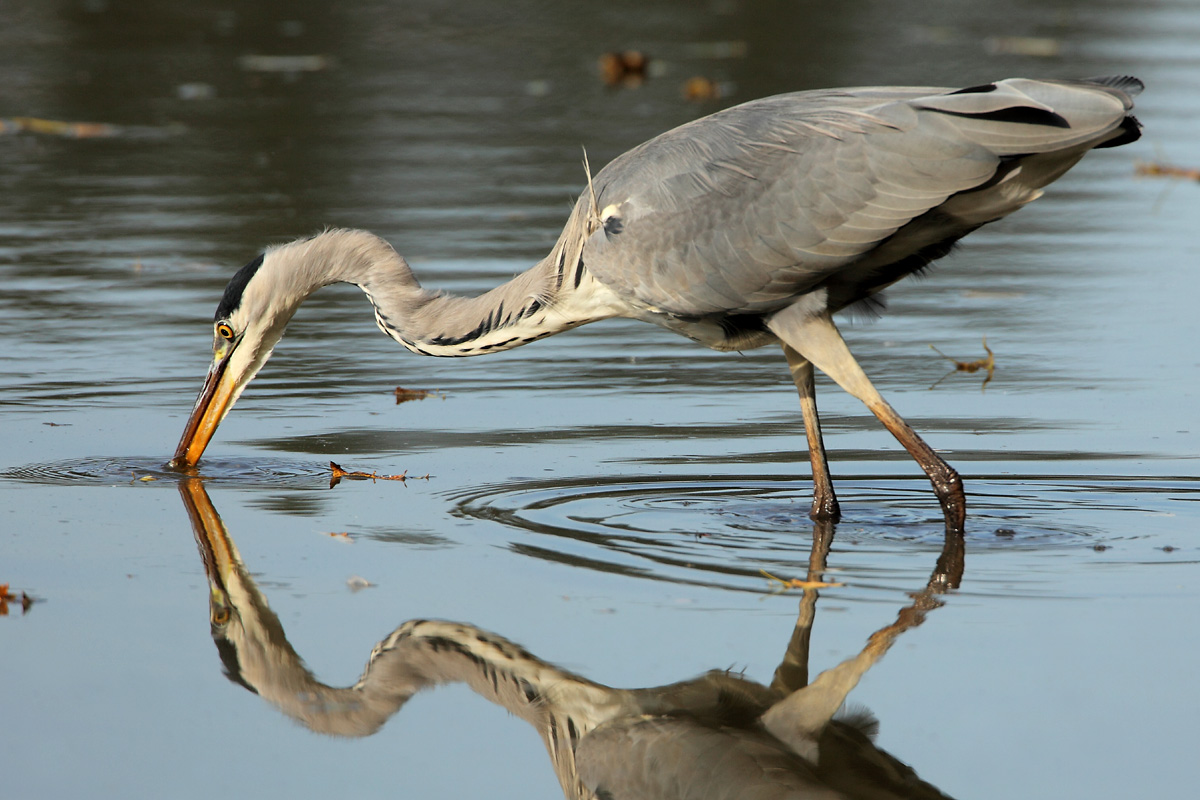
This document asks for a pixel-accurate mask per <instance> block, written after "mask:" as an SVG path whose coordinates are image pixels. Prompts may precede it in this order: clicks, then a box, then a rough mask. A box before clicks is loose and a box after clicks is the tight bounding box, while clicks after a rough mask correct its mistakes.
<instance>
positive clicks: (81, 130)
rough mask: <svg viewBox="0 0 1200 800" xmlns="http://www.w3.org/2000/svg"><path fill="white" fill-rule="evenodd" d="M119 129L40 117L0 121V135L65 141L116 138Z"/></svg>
mask: <svg viewBox="0 0 1200 800" xmlns="http://www.w3.org/2000/svg"><path fill="white" fill-rule="evenodd" d="M120 132H121V129H120V128H118V127H117V126H116V125H109V124H107V123H104V122H64V121H63V120H57V119H42V118H40V117H11V118H9V119H0V134H3V133H35V134H41V135H43V136H62V137H65V138H67V139H101V138H107V137H110V136H116V135H117V134H119V133H120Z"/></svg>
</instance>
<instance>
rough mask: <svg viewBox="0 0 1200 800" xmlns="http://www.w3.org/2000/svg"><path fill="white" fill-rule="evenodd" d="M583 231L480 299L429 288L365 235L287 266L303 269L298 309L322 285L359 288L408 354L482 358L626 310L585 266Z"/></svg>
mask: <svg viewBox="0 0 1200 800" xmlns="http://www.w3.org/2000/svg"><path fill="white" fill-rule="evenodd" d="M572 219H573V220H574V215H573V218H572ZM576 228H581V225H573V224H571V223H568V225H567V228H566V229H565V230H564V231H563V235H562V237H561V238H560V239H559V242H558V243H557V244H556V245H555V247H554V249H553V251H551V253H550V255H549V256H547V257H546V258H545V259H543V260H542V261H541V262H539V263H538V264H537V265H535V266H534V267H533V268H531V269H529V270H527V271H526V272H523V273H521V274H520V275H517V276H516V277H514V278H512V279H511V280H509V281H508V282H506V283H504V284H501V285H500V286H497V287H496V288H495V289H492V290H491V291H489V292H486V293H485V294H482V295H480V296H478V297H459V296H455V295H451V294H447V293H443V292H431V291H427V290H426V289H424V288H422V287H421V284H420V282H419V281H418V280H417V278H416V276H414V275H413V272H412V269H411V268H410V267H409V266H408V262H406V261H405V260H404V258H402V257H401V256H400V255H399V254H398V253H397V252H396V251H395V250H393V249H392V247H391V246H390V245H389V244H388V243H387V242H385V241H384V240H382V239H380V238H379V237H377V236H375V235H373V234H370V233H367V232H365V231H352V230H333V231H327V232H325V233H323V234H321V235H319V236H316V237H313V238H312V239H309V240H306V241H303V242H296V243H294V244H292V245H287V247H289V248H290V247H297V248H303V249H304V250H305V252H303V253H298V254H297V255H298V256H300V257H299V258H295V259H288V262H289V263H291V264H294V265H298V266H295V267H294V270H295V274H294V275H293V276H292V277H291V279H292V280H293V281H294V282H295V284H296V295H297V297H298V298H299V299H298V301H297V305H298V304H299V302H301V301H302V300H303V299H304V297H306V296H307V295H308V294H310V293H311V292H312V291H315V290H316V289H318V288H320V287H321V286H325V285H328V284H331V283H338V282H346V283H353V284H355V285H357V286H358V287H359V288H361V289H362V290H363V292H364V293H365V294H366V295H367V298H368V299H369V300H370V301H371V305H373V306H374V307H375V321H376V323H377V324H378V325H379V328H380V330H382V331H383V332H384V333H386V334H387V335H388V336H390V337H392V338H393V339H395V340H396V341H398V342H400V343H401V344H403V345H404V346H405V347H407V348H408V349H409V350H412V351H413V352H415V353H421V354H422V355H434V356H469V355H481V354H484V353H490V352H495V351H499V350H508V349H510V348H513V347H518V346H520V345H523V344H528V343H529V342H532V341H535V340H537V339H541V338H543V337H545V336H549V335H551V334H554V333H559V332H561V331H564V330H567V329H570V328H574V327H576V326H578V325H582V324H584V323H586V322H592V321H594V320H598V319H603V318H606V317H611V316H614V315H615V314H617V313H619V306H618V303H617V302H616V298H615V296H613V295H612V294H611V293H610V292H609V291H608V290H607V289H606V288H604V287H603V286H602V285H601V284H599V283H597V282H596V281H595V280H594V279H593V278H592V277H591V275H590V274H589V273H588V272H587V270H586V269H585V268H584V266H583V263H582V258H581V254H582V249H583V233H582V229H580V230H576Z"/></svg>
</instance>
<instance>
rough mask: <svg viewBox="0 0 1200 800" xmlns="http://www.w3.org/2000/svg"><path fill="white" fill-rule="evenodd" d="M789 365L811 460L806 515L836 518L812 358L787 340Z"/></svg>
mask: <svg viewBox="0 0 1200 800" xmlns="http://www.w3.org/2000/svg"><path fill="white" fill-rule="evenodd" d="M783 354H784V355H785V356H787V362H788V369H790V370H791V372H792V380H793V381H794V382H795V384H796V391H798V392H799V393H800V411H801V413H802V414H803V415H804V434H805V436H806V437H807V438H808V458H809V461H811V462H812V476H813V499H812V509H811V510H810V511H809V512H808V515H809V516H810V517H812V518H813V519H820V520H829V521H831V522H837V521H838V520H839V519H841V517H842V510H841V508H840V507H838V501H837V495H836V494H834V492H833V478H831V477H830V475H829V459H828V457H827V456H826V455H825V442H824V440H823V439H822V437H821V419H820V417H818V416H817V390H816V385H815V384H814V383H813V366H812V362H811V361H809V360H808V359H807V358H805V357H804V356H802V355H800V354H799V353H797V352H796V351H795V350H793V349H792V348H791V347H788V346H787V344H784V345H783Z"/></svg>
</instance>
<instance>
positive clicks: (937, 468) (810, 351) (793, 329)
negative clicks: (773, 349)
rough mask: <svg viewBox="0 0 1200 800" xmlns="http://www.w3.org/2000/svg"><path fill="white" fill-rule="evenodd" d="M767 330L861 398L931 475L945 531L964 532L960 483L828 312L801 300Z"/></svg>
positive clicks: (773, 319)
mask: <svg viewBox="0 0 1200 800" xmlns="http://www.w3.org/2000/svg"><path fill="white" fill-rule="evenodd" d="M767 327H768V328H769V329H770V330H771V332H772V333H774V334H775V335H776V336H778V337H779V338H780V339H781V340H783V342H784V343H785V344H787V345H790V346H791V347H792V348H793V349H794V350H796V351H797V352H798V353H800V355H802V356H804V357H805V358H807V359H808V360H809V361H811V362H812V363H813V364H814V365H815V366H816V367H817V368H818V369H820V370H821V371H822V372H824V373H825V374H826V375H828V376H829V377H831V378H833V379H834V380H835V381H837V384H838V385H839V386H841V387H842V388H843V389H845V390H846V391H847V392H849V393H850V394H852V395H854V396H855V397H857V398H858V399H859V400H861V401H862V402H863V403H864V404H865V405H866V406H867V408H869V409H870V410H871V413H873V414H874V415H875V416H876V417H878V418H879V421H880V422H882V423H883V425H884V427H886V428H887V429H888V430H889V431H891V433H892V435H893V436H895V437H896V439H897V441H899V442H900V444H902V445H904V449H905V450H907V451H908V452H909V454H910V455H911V456H912V457H913V458H914V459H915V460H916V462H917V463H918V464H919V465H920V466H921V469H923V470H924V471H925V474H926V475H928V476H929V481H930V483H932V484H933V491H934V493H935V494H937V496H938V500H939V501H940V502H941V505H942V513H943V514H944V515H945V517H946V529H947V530H948V531H953V532H955V533H961V532H962V531H963V530H964V526H965V523H966V516H967V499H966V495H965V493H964V492H963V485H962V479H961V478H960V477H959V476H958V473H957V472H955V470H954V468H953V467H951V466H950V465H949V464H947V463H946V462H945V461H944V460H943V459H942V457H941V456H939V455H938V454H937V453H935V452H934V451H933V448H932V447H930V446H929V445H927V444H926V443H925V441H924V440H923V439H921V437H920V436H918V435H917V432H916V431H914V430H913V429H912V427H911V426H909V424H908V423H907V422H905V421H904V418H903V417H901V416H900V415H899V414H897V413H896V410H895V409H893V408H892V407H891V406H890V405H888V403H887V401H886V400H884V399H883V396H882V395H881V394H879V392H878V391H877V390H876V389H875V387H874V386H873V385H872V384H871V380H870V379H869V378H868V377H867V375H866V373H865V372H863V370H862V367H860V366H859V365H858V362H857V361H856V360H855V359H854V356H853V354H851V352H850V348H849V347H847V346H846V342H845V341H844V340H843V339H842V334H841V333H839V332H838V329H837V327H836V326H835V325H834V324H833V319H832V318H831V317H830V316H829V312H827V311H813V310H811V309H809V308H805V304H804V303H803V302H800V303H797V304H796V305H793V306H789V307H788V308H785V309H784V310H783V311H780V312H779V313H777V314H775V315H774V316H772V317H771V318H770V319H769V320H768V321H767Z"/></svg>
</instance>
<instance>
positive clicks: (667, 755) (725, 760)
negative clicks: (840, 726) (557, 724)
mask: <svg viewBox="0 0 1200 800" xmlns="http://www.w3.org/2000/svg"><path fill="white" fill-rule="evenodd" d="M575 760H576V766H577V768H578V771H579V777H580V779H581V780H582V781H583V783H584V785H585V786H586V787H588V789H589V790H591V791H592V792H594V793H596V794H597V795H598V796H599V797H603V798H611V799H612V800H785V799H786V798H791V799H792V800H800V798H803V800H839V799H841V798H844V795H842V794H840V793H838V792H835V791H833V790H832V789H830V788H829V787H828V786H827V785H826V784H824V783H823V782H821V781H820V780H819V779H818V778H817V777H816V774H815V772H814V770H813V768H812V766H811V765H809V764H808V763H807V762H805V761H804V760H803V759H801V758H799V757H798V756H796V755H795V754H793V753H789V752H788V751H787V750H785V749H783V748H782V747H780V746H779V745H778V744H776V743H773V742H771V741H770V740H768V739H767V738H766V737H765V736H762V735H761V734H757V733H755V732H753V731H748V730H736V729H728V728H714V727H708V726H705V725H701V724H698V723H696V722H694V721H691V720H690V719H688V718H687V717H642V718H635V719H629V718H625V719H621V720H617V721H615V722H611V723H608V724H606V725H602V726H600V727H599V728H597V729H596V730H594V731H592V732H591V733H589V734H588V735H587V736H585V737H584V738H583V740H582V741H581V742H580V743H579V747H578V749H577V751H576V754H575Z"/></svg>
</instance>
